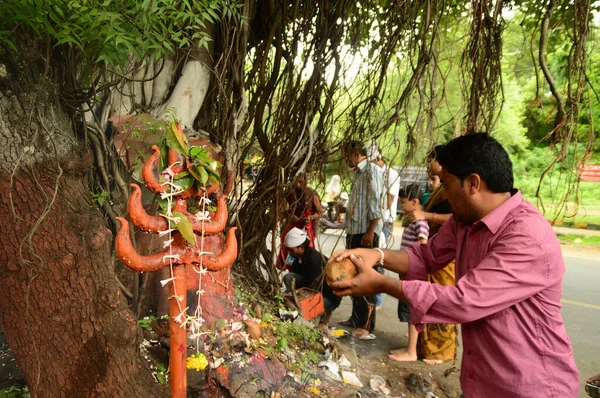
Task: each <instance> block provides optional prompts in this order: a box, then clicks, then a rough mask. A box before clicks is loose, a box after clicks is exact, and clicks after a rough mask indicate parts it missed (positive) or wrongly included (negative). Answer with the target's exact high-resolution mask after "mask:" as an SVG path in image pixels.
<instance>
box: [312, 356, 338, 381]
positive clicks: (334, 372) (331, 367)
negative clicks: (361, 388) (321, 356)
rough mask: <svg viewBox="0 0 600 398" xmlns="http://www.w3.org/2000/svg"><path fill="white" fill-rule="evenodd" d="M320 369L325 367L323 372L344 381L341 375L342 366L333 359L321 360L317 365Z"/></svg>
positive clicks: (336, 379)
mask: <svg viewBox="0 0 600 398" xmlns="http://www.w3.org/2000/svg"><path fill="white" fill-rule="evenodd" d="M317 366H318V367H319V368H320V369H323V374H324V375H325V376H327V377H329V378H330V379H333V380H335V381H342V378H341V377H340V368H339V366H338V364H337V363H335V362H333V361H321V362H319V364H318V365H317Z"/></svg>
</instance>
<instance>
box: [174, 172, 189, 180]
mask: <svg viewBox="0 0 600 398" xmlns="http://www.w3.org/2000/svg"><path fill="white" fill-rule="evenodd" d="M189 175H190V172H189V171H182V172H181V173H179V174H176V175H175V176H174V177H173V179H174V180H178V179H180V178H183V177H185V176H189Z"/></svg>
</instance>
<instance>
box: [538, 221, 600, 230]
mask: <svg viewBox="0 0 600 398" xmlns="http://www.w3.org/2000/svg"><path fill="white" fill-rule="evenodd" d="M548 221H549V222H550V224H552V226H553V227H563V228H574V229H591V230H593V231H600V224H588V223H586V222H577V221H561V220H554V221H552V220H548Z"/></svg>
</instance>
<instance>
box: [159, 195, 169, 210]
mask: <svg viewBox="0 0 600 398" xmlns="http://www.w3.org/2000/svg"><path fill="white" fill-rule="evenodd" d="M158 206H159V207H160V208H161V209H162V210H163V211H164V212H165V213H166V212H167V210H169V200H168V199H160V198H158Z"/></svg>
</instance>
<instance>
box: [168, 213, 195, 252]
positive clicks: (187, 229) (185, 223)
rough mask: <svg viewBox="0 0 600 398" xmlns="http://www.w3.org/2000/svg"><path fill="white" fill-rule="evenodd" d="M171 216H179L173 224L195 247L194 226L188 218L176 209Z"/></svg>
mask: <svg viewBox="0 0 600 398" xmlns="http://www.w3.org/2000/svg"><path fill="white" fill-rule="evenodd" d="M173 217H178V218H179V222H178V223H177V224H176V225H175V227H176V228H177V230H178V231H179V233H180V234H181V236H183V237H184V238H185V240H187V241H188V242H190V244H191V245H192V246H194V247H195V246H196V239H195V238H196V235H194V228H193V227H192V223H191V222H190V220H188V218H187V217H186V216H185V215H184V214H182V213H180V212H178V211H174V212H173Z"/></svg>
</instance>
